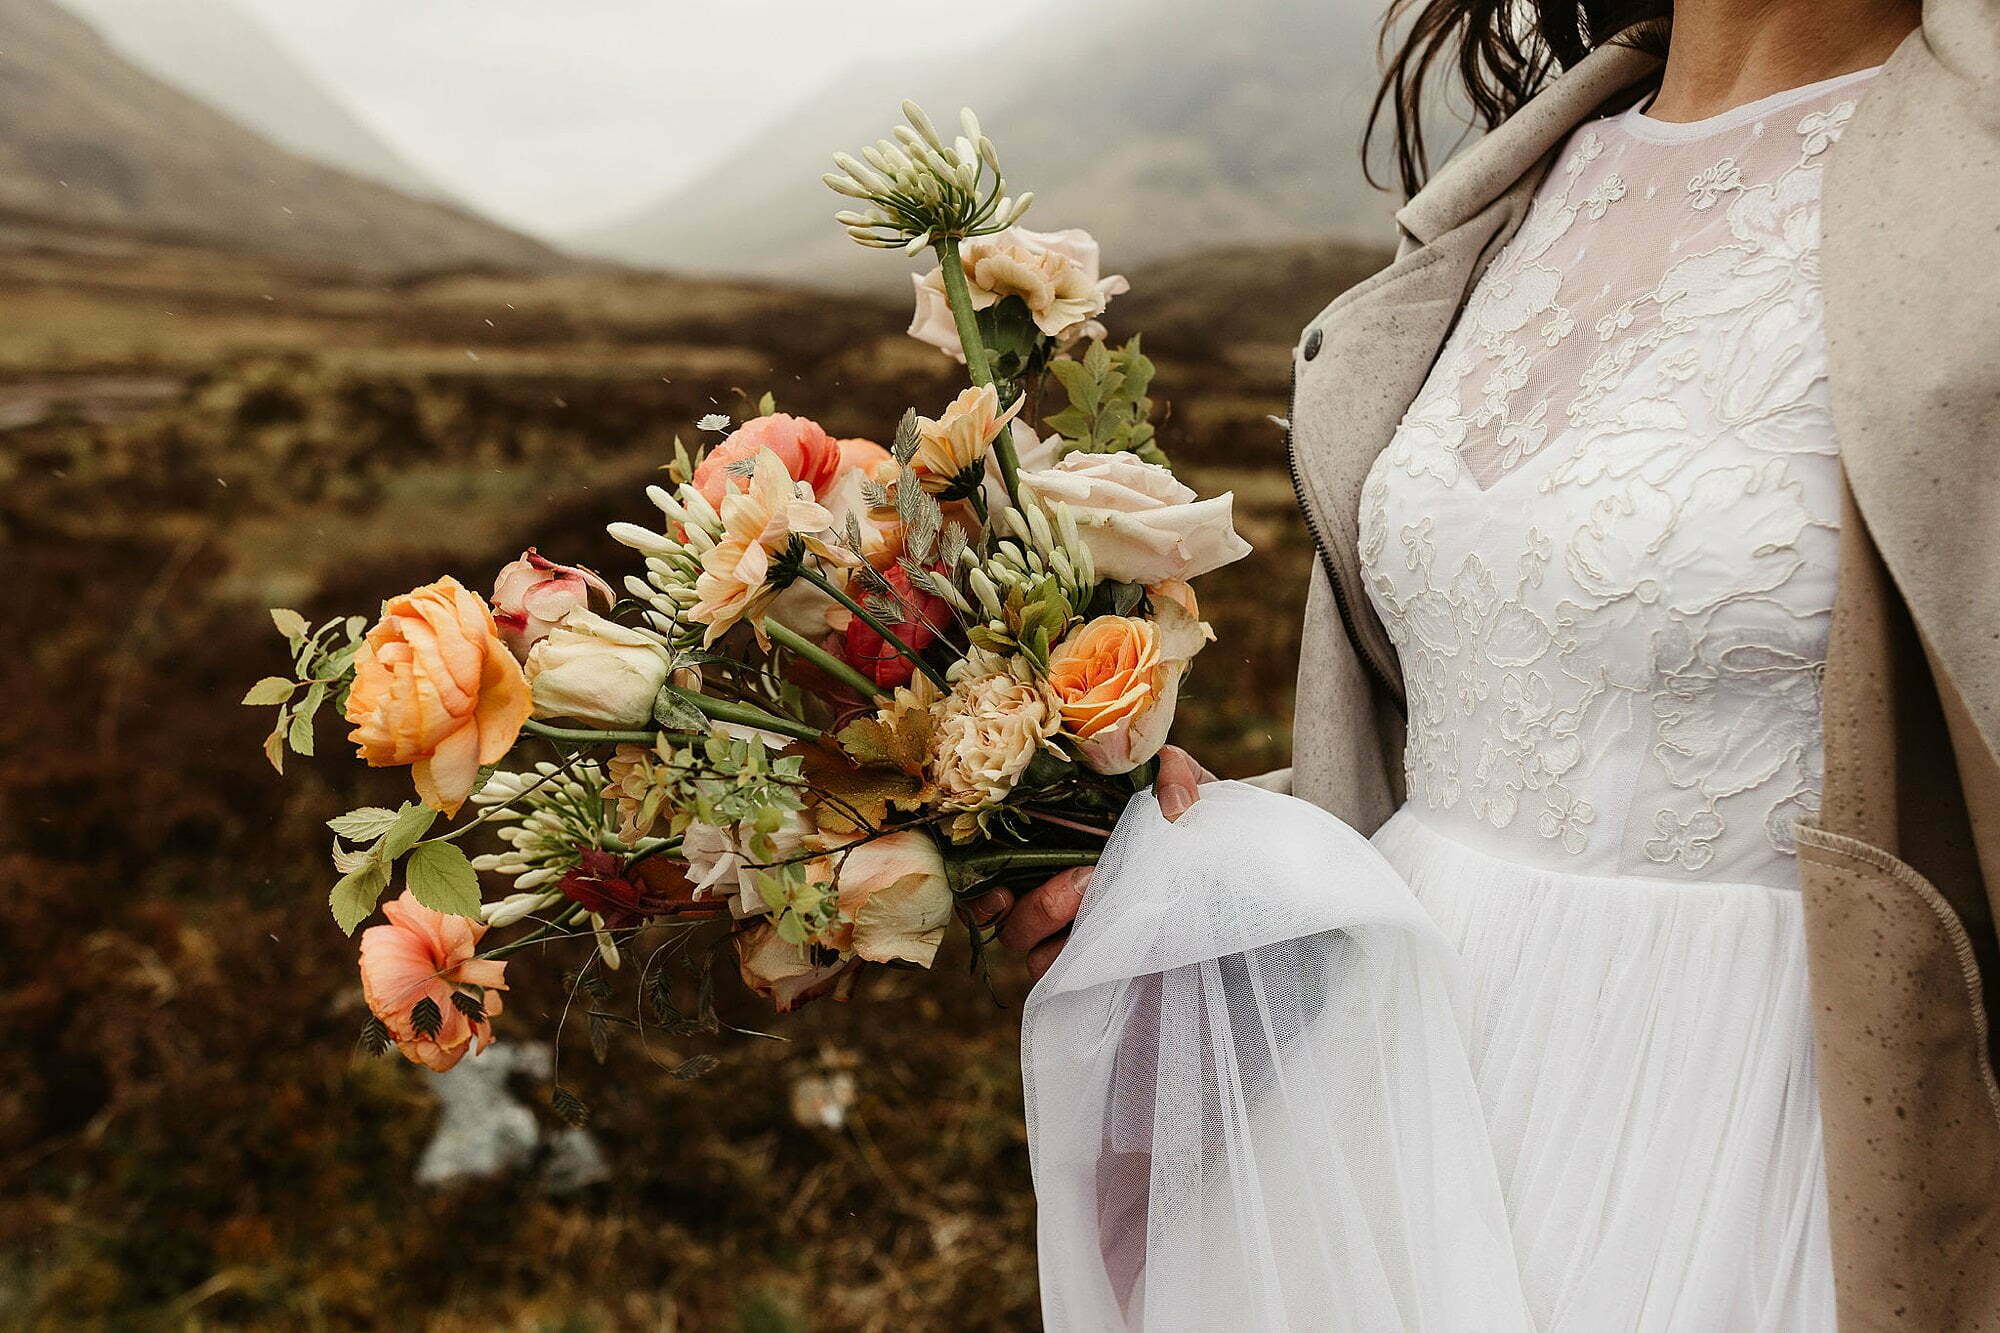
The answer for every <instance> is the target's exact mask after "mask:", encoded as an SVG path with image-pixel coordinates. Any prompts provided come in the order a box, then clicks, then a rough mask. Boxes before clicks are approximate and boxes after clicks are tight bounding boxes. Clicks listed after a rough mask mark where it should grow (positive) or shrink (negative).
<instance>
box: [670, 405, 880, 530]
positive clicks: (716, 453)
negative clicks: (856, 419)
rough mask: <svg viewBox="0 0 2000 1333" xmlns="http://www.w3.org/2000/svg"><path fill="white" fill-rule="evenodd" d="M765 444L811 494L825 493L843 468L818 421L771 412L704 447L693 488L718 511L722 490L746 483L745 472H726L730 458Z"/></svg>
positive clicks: (753, 451)
mask: <svg viewBox="0 0 2000 1333" xmlns="http://www.w3.org/2000/svg"><path fill="white" fill-rule="evenodd" d="M767 449H768V450H770V451H771V452H772V453H774V454H776V455H777V456H778V461H779V462H781V463H783V464H784V465H785V471H786V472H787V473H788V474H789V475H790V476H791V479H792V480H793V481H803V482H805V483H806V484H807V485H808V486H810V487H812V491H813V494H814V495H815V496H820V495H824V494H826V493H827V491H828V490H829V489H831V488H832V486H833V483H834V481H835V480H836V479H837V478H838V477H839V476H840V474H841V472H842V471H843V468H844V458H843V454H844V452H845V451H843V450H842V448H841V447H840V445H838V444H836V443H834V441H833V438H832V437H831V436H829V435H828V434H827V433H826V431H825V430H824V429H822V428H821V426H820V424H819V423H818V422H817V421H810V420H808V419H806V418H805V417H795V416H789V415H787V414H785V413H783V412H774V413H772V414H771V415H770V416H767V417H756V418H753V419H751V420H749V421H746V422H744V423H743V424H742V425H740V426H738V427H737V428H736V429H735V430H733V431H731V432H730V434H729V438H727V439H725V440H724V441H723V442H722V443H721V444H718V445H716V446H715V448H713V449H711V450H709V451H708V455H707V457H705V458H703V459H702V460H701V466H699V467H697V468H696V469H695V470H694V488H695V489H696V490H698V491H700V492H701V496H702V499H704V500H706V501H708V502H709V504H711V505H713V506H714V507H715V509H716V511H717V512H718V513H719V512H721V510H722V497H723V496H725V495H727V494H728V493H729V492H730V491H732V490H737V491H740V490H744V489H745V488H747V487H748V486H749V484H750V480H749V478H748V477H743V476H737V475H735V474H733V473H731V472H730V471H729V466H730V464H732V463H740V462H742V461H743V460H744V459H747V458H755V457H756V456H757V455H758V454H759V453H761V452H763V451H764V450H767ZM857 452H858V451H857Z"/></svg>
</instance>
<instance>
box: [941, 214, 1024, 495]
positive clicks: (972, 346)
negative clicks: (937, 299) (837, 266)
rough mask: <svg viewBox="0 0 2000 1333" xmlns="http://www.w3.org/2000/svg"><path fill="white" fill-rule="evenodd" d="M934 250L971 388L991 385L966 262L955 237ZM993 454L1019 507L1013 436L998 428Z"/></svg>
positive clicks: (990, 370) (990, 368)
mask: <svg viewBox="0 0 2000 1333" xmlns="http://www.w3.org/2000/svg"><path fill="white" fill-rule="evenodd" d="M932 248H933V249H935V250H936V251H937V256H938V275H939V276H940V277H941V278H942V279H943V280H944V299H945V304H947V305H949V306H950V307H951V319H952V323H954V324H956V325H957V326H958V344H959V346H960V347H961V348H963V349H964V351H965V370H966V373H967V374H968V375H970V376H971V377H972V385H973V387H974V388H976V389H977V388H993V387H995V386H994V384H993V361H992V357H991V356H989V355H988V353H987V351H986V340H985V339H984V338H982V337H981V336H980V334H979V315H978V312H976V311H975V310H973V308H972V290H971V288H969V287H967V286H966V284H965V261H964V259H963V258H962V257H961V256H960V254H959V249H958V237H956V236H941V237H939V238H938V240H937V242H936V243H935V244H934V246H933V247H932ZM993 456H994V457H995V458H997V459H999V460H1000V480H1001V481H1002V482H1003V483H1004V484H1005V485H1006V487H1007V499H1008V500H1009V501H1010V502H1011V503H1012V504H1013V506H1014V507H1015V508H1016V509H1019V508H1020V507H1021V483H1020V476H1021V460H1020V458H1019V457H1017V456H1016V455H1015V453H1014V436H1013V432H1012V431H1011V430H1010V429H1009V428H1008V427H1005V426H1003V427H1001V428H1000V433H999V434H998V435H996V436H994V437H993Z"/></svg>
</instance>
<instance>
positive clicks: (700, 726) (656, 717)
mask: <svg viewBox="0 0 2000 1333" xmlns="http://www.w3.org/2000/svg"><path fill="white" fill-rule="evenodd" d="M653 721H655V722H657V723H659V724H660V725H661V726H663V727H665V728H667V729H668V730H669V731H707V730H708V718H707V717H706V716H705V715H704V714H703V713H702V711H701V710H700V709H699V708H696V707H695V706H694V705H693V704H691V703H689V702H688V701H687V696H686V693H685V692H684V691H683V690H682V689H681V688H680V687H679V686H677V685H667V686H664V687H662V689H661V690H660V693H659V695H658V696H657V697H655V698H654V700H653Z"/></svg>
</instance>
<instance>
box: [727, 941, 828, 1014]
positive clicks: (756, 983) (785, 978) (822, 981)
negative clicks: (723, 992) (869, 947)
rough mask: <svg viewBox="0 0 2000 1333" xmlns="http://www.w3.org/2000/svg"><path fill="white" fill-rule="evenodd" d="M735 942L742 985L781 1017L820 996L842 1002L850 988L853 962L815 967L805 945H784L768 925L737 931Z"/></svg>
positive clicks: (816, 965) (786, 942)
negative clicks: (773, 1006) (764, 1000)
mask: <svg viewBox="0 0 2000 1333" xmlns="http://www.w3.org/2000/svg"><path fill="white" fill-rule="evenodd" d="M734 942H735V945H736V964H737V968H738V970H739V971H740V972H741V973H742V975H743V984H744V985H745V986H748V987H749V988H750V989H751V990H753V991H755V992H756V993H757V994H759V995H762V996H763V997H765V998H766V999H768V1000H770V1001H771V1003H772V1004H773V1005H775V1006H776V1007H777V1010H778V1012H779V1013H781V1014H786V1013H790V1012H791V1011H792V1010H794V1009H796V1008H798V1007H799V1006H800V1005H802V1004H805V1003H807V1002H808V1001H811V1000H817V999H819V998H820V997H821V996H822V995H828V994H830V995H832V996H833V997H834V998H835V999H838V1000H845V999H846V998H847V993H848V991H849V990H850V989H852V988H853V985H854V969H855V968H856V967H857V966H858V962H857V960H856V959H854V958H852V957H849V958H840V959H836V960H835V961H833V962H830V963H823V964H822V963H815V962H814V961H813V960H812V959H811V958H810V957H809V956H808V954H807V950H806V947H805V946H804V945H800V944H793V943H790V942H789V941H787V940H786V939H785V938H784V937H783V936H781V935H779V934H778V928H777V927H776V926H774V925H772V924H771V923H770V922H769V921H759V922H758V923H757V924H755V925H753V926H748V927H746V928H744V929H743V930H739V931H737V932H736V935H735V937H734Z"/></svg>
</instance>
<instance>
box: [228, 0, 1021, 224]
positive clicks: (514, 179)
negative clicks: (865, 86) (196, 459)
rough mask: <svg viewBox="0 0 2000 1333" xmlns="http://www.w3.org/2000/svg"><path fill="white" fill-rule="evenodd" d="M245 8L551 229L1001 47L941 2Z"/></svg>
mask: <svg viewBox="0 0 2000 1333" xmlns="http://www.w3.org/2000/svg"><path fill="white" fill-rule="evenodd" d="M235 3H237V4H238V5H239V6H241V7H242V8H244V9H246V10H248V11H250V12H251V13H253V14H255V15H256V16H257V17H258V18H260V19H262V20H263V22H264V24H265V25H266V26H267V27H268V28H269V29H271V31H272V33H273V34H274V35H275V36H276V37H277V38H278V39H279V40H280V41H282V42H283V44H284V45H285V46H286V48H287V49H288V50H289V51H290V52H291V54H293V55H294V56H295V57H296V58H297V59H298V60H299V61H300V62H301V63H303V64H304V65H306V66H307V67H308V68H309V69H311V70H312V71H313V72H314V73H315V74H317V75H318V76H319V77H320V78H321V79H322V80H323V81H324V82H325V83H326V85H327V86H328V87H329V88H330V89H331V90H332V91H333V92H334V93H336V94H337V95H339V96H340V97H341V98H342V100H344V101H346V102H347V103H348V104H349V105H350V106H352V107H353V108H354V110H355V111H356V112H357V114H358V115H360V117H361V118H362V119H364V120H365V121H367V122H368V123H369V125H371V126H372V127H373V128H374V129H375V130H376V131H377V132H378V133H380V134H381V135H382V137H383V138H385V139H387V140H388V141H389V142H390V143H392V144H393V145H395V146H396V147H397V148H398V149H400V150H401V151H402V152H403V153H404V155H405V156H406V157H408V158H409V159H410V160H411V161H412V162H414V163H415V164H416V165H417V166H419V167H421V168H423V169H424V170H425V171H427V172H429V173H430V174H432V175H433V176H435V177H436V178H437V179H438V180H439V181H440V182H441V183H442V184H444V185H445V186H446V187H447V188H448V189H450V190H452V191H453V192H455V193H457V194H458V195H459V196H460V197H461V198H463V199H465V200H466V201H467V202H469V203H472V204H473V205H475V206H477V207H480V208H483V209H485V210H487V211H489V212H491V213H492V214H493V215H495V216H496V217H499V218H501V219H502V220H505V221H510V222H514V223H517V224H519V225H523V226H527V227H530V228H532V229H535V230H541V231H553V232H561V231H565V230H569V229H572V228H574V227H577V226H580V225H590V224H593V223H597V222H602V221H607V220H610V219H612V218H614V217H617V216H619V215H621V214H623V213H625V212H626V211H628V210H630V209H633V208H636V207H638V206H640V205H643V204H645V203H647V202H649V201H651V200H652V199H653V198H654V197H656V196H657V195H659V194H660V193H661V192H662V191H663V190H664V189H665V188H667V187H668V186H670V185H673V184H675V183H677V182H679V181H682V180H685V179H686V178H688V177H689V176H691V175H693V174H694V173H695V172H696V171H698V170H699V169H701V168H702V167H705V166H707V165H709V164H710V163H712V162H714V161H716V160H718V159H720V158H722V157H724V156H726V154H727V152H728V151H729V150H730V148H732V147H733V146H734V145H735V144H736V143H739V142H741V141H742V140H743V139H744V138H745V137H747V136H748V135H750V134H751V133H753V132H754V131H755V130H757V129H758V128H760V127H762V126H764V125H765V124H768V123H769V122H770V121H773V120H775V119H776V118H777V117H778V116H779V115H780V114H781V113H783V112H784V111H785V110H787V109H789V108H791V107H793V106H796V105H797V104H798V103H799V102H801V101H803V100H804V99H805V98H807V97H809V96H811V95H812V94H813V93H815V92H817V91H819V90H820V89H821V88H823V87H825V86H827V85H828V84H830V83H831V82H832V81H833V80H834V79H836V78H837V77H839V76H840V74H841V73H842V72H843V71H844V70H846V69H848V68H850V67H852V66H853V65H855V64H856V63H860V62H871V61H875V60H886V59H890V58H913V59H916V58H928V59H936V58H937V57H938V56H940V55H942V54H946V53H954V54H956V53H963V54H965V55H967V56H968V58H972V57H976V52H977V49H978V44H979V42H980V41H981V39H982V38H990V37H991V35H992V33H991V31H990V30H989V29H987V28H984V27H982V26H981V25H979V24H977V23H973V22H969V21H968V16H969V15H976V14H978V13H979V12H980V11H978V10H976V9H972V8H970V7H964V6H957V5H942V4H939V3H938V2H937V0H851V2H850V3H841V2H840V0H338V3H333V4H329V3H326V0H235ZM1043 6H1051V0H1021V3H1017V4H1015V5H1013V6H1010V7H1002V9H1001V10H1000V12H1003V13H1005V14H1006V15H1007V16H1008V17H1007V20H1006V22H1007V24H1008V26H1012V25H1014V24H1018V23H1020V22H1023V21H1024V20H1025V19H1026V18H1027V17H1028V16H1029V15H1031V14H1032V12H1033V11H1034V10H1035V9H1036V8H1038V7H1043ZM889 110H893V109H892V108H885V111H889Z"/></svg>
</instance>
